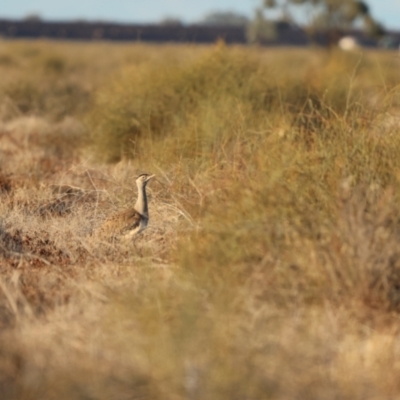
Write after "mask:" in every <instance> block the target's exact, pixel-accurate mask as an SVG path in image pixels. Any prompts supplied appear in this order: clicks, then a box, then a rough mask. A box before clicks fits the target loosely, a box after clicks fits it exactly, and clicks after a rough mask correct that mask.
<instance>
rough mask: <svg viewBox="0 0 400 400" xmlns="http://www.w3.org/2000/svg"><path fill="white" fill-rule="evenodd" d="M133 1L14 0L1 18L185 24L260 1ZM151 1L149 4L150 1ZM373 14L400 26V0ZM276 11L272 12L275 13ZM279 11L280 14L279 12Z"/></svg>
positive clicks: (249, 8)
mask: <svg viewBox="0 0 400 400" xmlns="http://www.w3.org/2000/svg"><path fill="white" fill-rule="evenodd" d="M135 3H136V4H131V3H130V2H129V1H128V0H115V1H114V2H113V3H112V4H110V3H108V2H107V3H103V4H102V5H101V6H100V7H99V5H98V1H97V0H86V1H85V2H80V1H78V0H70V1H69V2H68V4H66V3H61V4H58V3H55V2H51V1H50V0H38V1H36V2H35V5H34V6H32V5H31V1H29V0H14V1H13V2H8V4H5V5H3V6H2V7H1V9H0V19H13V20H21V19H24V18H26V17H27V16H29V15H37V16H38V17H40V18H41V20H43V21H65V22H67V21H68V22H69V21H87V22H107V23H118V24H152V23H159V22H161V21H162V20H164V19H166V18H174V19H178V20H180V21H182V23H184V24H188V25H189V24H193V23H196V22H199V21H201V19H202V18H204V16H205V15H207V14H209V13H212V12H234V13H238V14H242V15H244V16H247V17H251V16H252V14H253V13H254V10H255V8H256V7H257V5H259V3H260V2H259V1H257V0H251V1H249V2H245V3H244V2H239V1H238V0H203V1H202V2H201V3H198V2H194V0H186V1H185V0H151V1H146V2H145V1H144V0H137V1H136V2H135ZM149 3H150V4H149ZM367 4H368V5H369V6H370V9H371V14H372V15H373V16H374V17H375V18H376V19H377V21H378V22H380V23H382V24H383V25H384V26H385V27H386V28H387V29H391V30H400V18H398V17H397V16H398V15H400V2H399V1H397V2H396V1H394V0H370V1H367ZM272 15H273V14H272ZM276 15H277V14H276Z"/></svg>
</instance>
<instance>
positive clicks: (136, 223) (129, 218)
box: [97, 174, 155, 239]
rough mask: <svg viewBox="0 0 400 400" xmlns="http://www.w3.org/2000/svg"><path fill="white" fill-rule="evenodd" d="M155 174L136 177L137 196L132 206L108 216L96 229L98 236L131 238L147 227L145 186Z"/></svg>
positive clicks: (147, 211) (147, 210) (147, 213)
mask: <svg viewBox="0 0 400 400" xmlns="http://www.w3.org/2000/svg"><path fill="white" fill-rule="evenodd" d="M154 177H155V175H149V174H141V175H139V176H138V177H137V179H136V185H137V188H138V197H137V200H136V203H135V205H134V206H133V207H130V208H128V209H127V210H124V211H122V212H118V213H116V214H113V215H112V216H111V217H109V218H108V219H107V220H106V221H105V222H104V223H103V224H102V225H101V226H100V228H99V229H98V232H97V233H98V235H99V236H100V237H103V238H104V237H108V238H116V237H124V238H125V239H129V238H133V237H134V236H136V235H138V234H139V233H140V232H142V231H144V230H145V229H146V228H147V224H148V223H149V209H148V204H147V194H146V186H147V184H148V183H149V181H150V180H151V179H152V178H154Z"/></svg>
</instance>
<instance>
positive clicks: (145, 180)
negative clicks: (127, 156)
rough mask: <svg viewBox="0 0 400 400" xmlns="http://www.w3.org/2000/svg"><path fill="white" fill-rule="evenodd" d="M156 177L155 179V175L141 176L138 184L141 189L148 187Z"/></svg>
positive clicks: (137, 181)
mask: <svg viewBox="0 0 400 400" xmlns="http://www.w3.org/2000/svg"><path fill="white" fill-rule="evenodd" d="M154 177H155V175H149V174H141V175H139V176H138V177H137V179H136V184H137V185H138V187H139V188H143V187H146V185H147V183H148V182H149V180H150V179H152V178H154Z"/></svg>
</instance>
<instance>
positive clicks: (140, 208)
mask: <svg viewBox="0 0 400 400" xmlns="http://www.w3.org/2000/svg"><path fill="white" fill-rule="evenodd" d="M135 210H136V211H137V212H138V213H139V214H142V215H145V216H148V215H149V210H148V208H147V194H146V185H138V198H137V200H136V204H135Z"/></svg>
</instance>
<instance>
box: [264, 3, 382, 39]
mask: <svg viewBox="0 0 400 400" xmlns="http://www.w3.org/2000/svg"><path fill="white" fill-rule="evenodd" d="M263 7H264V9H265V10H268V9H280V10H282V12H283V13H284V15H285V17H286V18H291V19H292V20H293V21H295V20H296V18H295V17H294V15H295V14H296V12H295V11H299V8H302V9H303V11H304V10H306V11H307V15H308V16H309V21H308V23H307V24H308V25H307V27H306V28H307V31H308V32H309V33H310V35H313V34H315V33H316V32H325V33H326V34H327V36H328V38H329V42H330V43H329V44H333V43H336V42H337V39H338V38H340V37H341V36H342V35H343V33H344V32H345V31H347V30H349V29H351V28H353V27H355V26H360V25H361V26H363V28H364V29H365V31H366V32H368V33H369V34H370V35H372V36H375V37H380V36H382V35H383V34H384V28H383V26H382V25H380V24H379V23H378V22H377V21H376V20H375V19H374V18H373V17H372V16H371V14H370V9H369V7H368V5H367V3H366V2H364V1H358V0H263Z"/></svg>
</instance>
